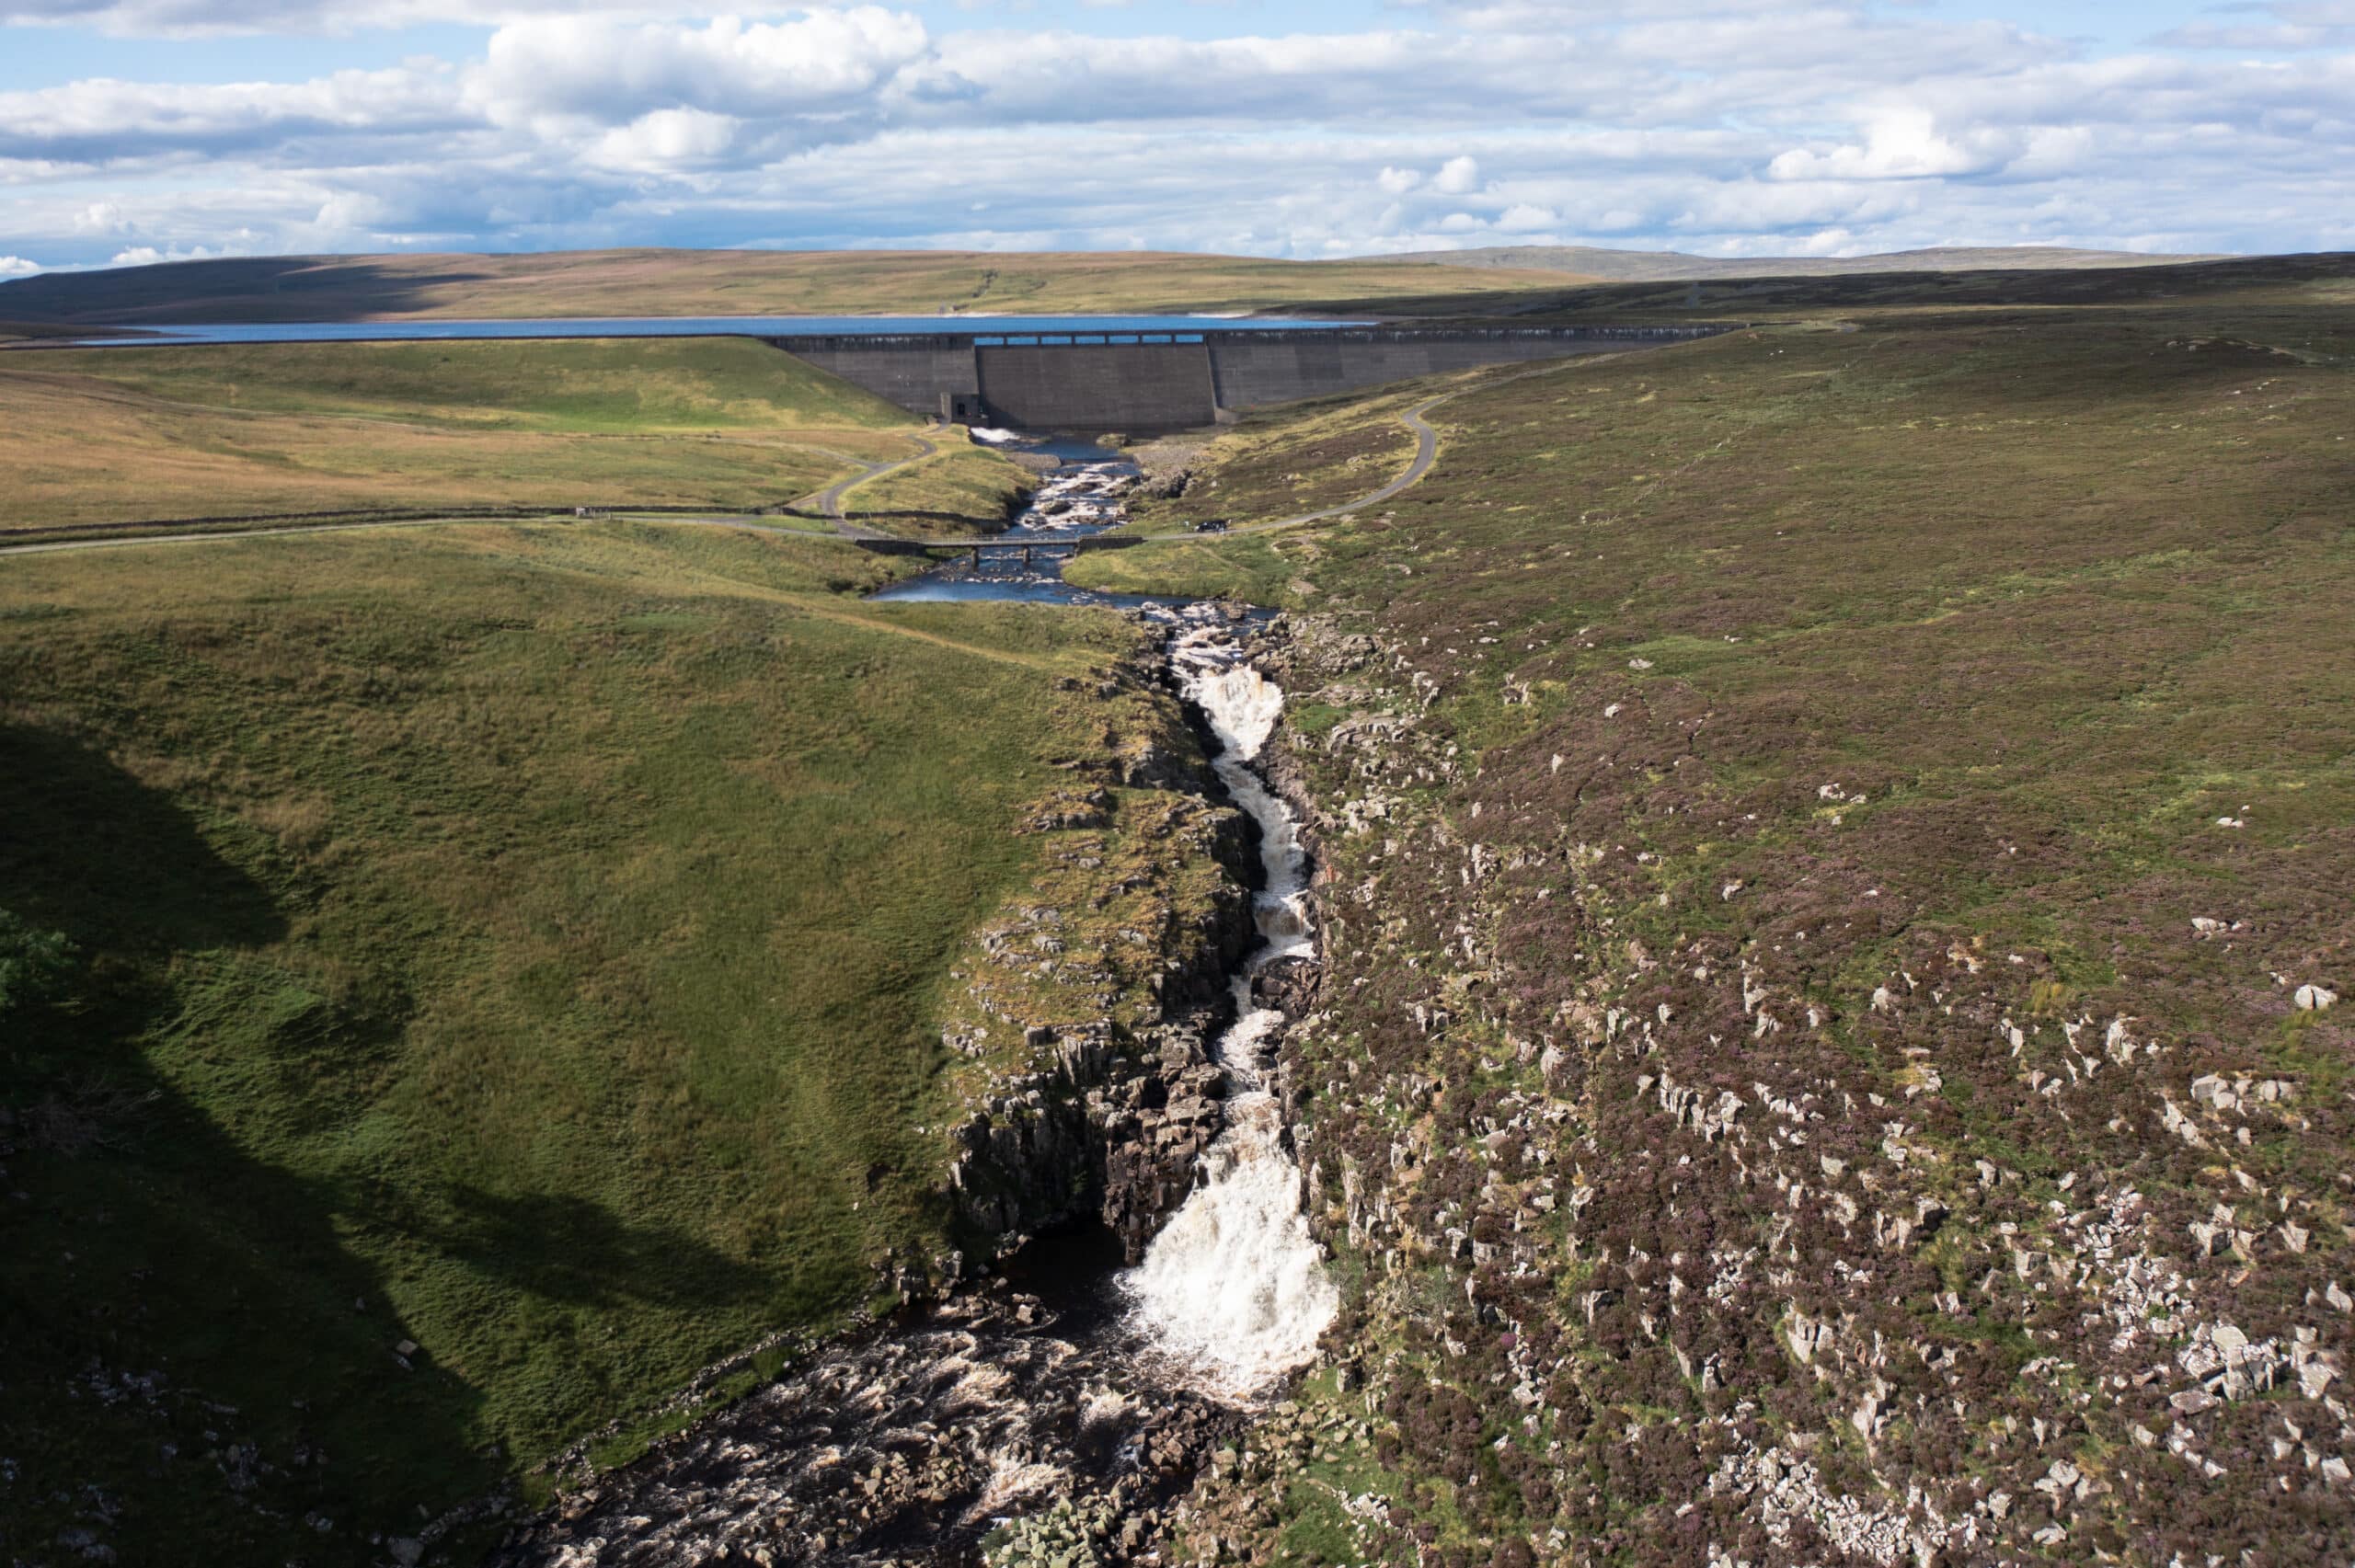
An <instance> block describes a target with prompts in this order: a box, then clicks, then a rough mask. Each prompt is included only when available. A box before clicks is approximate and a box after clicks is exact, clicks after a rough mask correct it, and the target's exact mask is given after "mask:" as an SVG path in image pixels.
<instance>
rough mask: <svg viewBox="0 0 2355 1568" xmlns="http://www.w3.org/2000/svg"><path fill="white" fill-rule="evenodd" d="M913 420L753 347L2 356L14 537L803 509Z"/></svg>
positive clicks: (903, 438) (655, 344)
mask: <svg viewBox="0 0 2355 1568" xmlns="http://www.w3.org/2000/svg"><path fill="white" fill-rule="evenodd" d="M914 428H915V422H914V421H913V419H911V418H908V417H907V416H906V415H904V414H902V412H901V411H900V410H898V409H896V408H893V407H891V406H890V405H888V404H885V403H883V402H881V401H880V400H879V399H877V398H874V397H871V396H869V395H867V394H866V393H864V392H862V391H860V390H858V389H857V388H856V387H854V386H851V385H850V384H849V383H845V382H843V381H840V380H838V379H836V378H834V377H833V376H829V375H826V374H825V373H823V372H820V371H817V370H815V369H813V368H812V367H810V366H809V365H807V364H804V363H802V362H801V361H798V360H795V359H793V358H791V357H790V356H788V355H786V354H783V353H780V352H778V351H776V350H775V349H769V348H767V347H765V346H764V345H762V344H758V343H753V342H751V341H748V340H744V339H729V338H694V339H678V340H667V341H615V340H603V341H600V340H588V341H562V342H534V343H473V344H349V343H340V344H267V345H224V346H217V347H206V348H201V349H104V350H88V351H84V352H72V351H59V352H54V353H43V354H22V355H15V356H10V357H8V358H6V359H5V360H0V463H5V464H6V467H7V469H8V472H9V474H10V476H11V480H12V483H11V486H10V490H9V493H8V495H7V496H6V497H5V498H0V529H5V530H8V531H12V532H21V531H23V530H27V529H34V528H75V527H83V526H87V525H90V524H96V523H108V522H118V521H148V520H170V519H182V518H203V517H222V516H247V515H255V514H262V515H285V514H292V513H300V512H312V511H350V510H364V509H415V508H420V507H424V508H431V507H438V506H448V507H465V506H484V505H523V506H531V507H546V508H552V509H569V508H572V507H575V506H596V507H614V506H626V505H638V506H709V507H713V508H714V509H731V510H733V509H751V508H754V507H760V506H767V505H774V504H777V503H781V502H786V501H789V500H792V499H794V498H798V497H800V496H804V495H807V494H809V493H810V492H811V491H813V490H817V489H821V488H822V487H823V486H826V485H828V484H830V483H832V482H833V481H834V480H836V479H839V478H841V477H843V476H844V475H846V474H849V473H852V472H855V471H856V464H858V463H859V462H861V461H870V462H871V461H879V460H883V459H888V458H893V457H898V456H902V455H904V454H905V453H906V452H908V451H909V450H910V447H909V442H908V439H907V435H906V433H905V432H908V431H912V430H913V429H914Z"/></svg>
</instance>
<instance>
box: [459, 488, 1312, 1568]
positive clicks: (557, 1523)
mask: <svg viewBox="0 0 2355 1568" xmlns="http://www.w3.org/2000/svg"><path fill="white" fill-rule="evenodd" d="M1061 455H1063V456H1065V458H1066V463H1065V465H1064V467H1063V469H1060V470H1058V471H1057V472H1056V474H1055V475H1052V476H1051V477H1050V479H1049V480H1048V482H1047V483H1046V484H1045V485H1043V486H1041V487H1040V493H1039V495H1038V497H1037V498H1034V501H1033V504H1032V507H1031V509H1030V511H1029V512H1028V513H1026V514H1025V517H1024V519H1023V520H1022V521H1021V522H1020V523H1018V524H1017V527H1022V528H1027V529H1031V530H1035V531H1037V532H1039V533H1040V534H1045V535H1052V534H1055V533H1058V532H1059V533H1061V534H1062V535H1063V536H1065V537H1070V536H1074V535H1075V534H1077V533H1079V532H1081V531H1083V530H1085V531H1090V532H1092V531H1096V530H1098V529H1102V528H1107V527H1115V526H1118V525H1119V523H1120V521H1123V516H1122V512H1121V509H1120V496H1121V495H1122V494H1123V493H1125V490H1126V488H1127V487H1128V486H1131V485H1132V484H1133V483H1134V475H1135V470H1134V468H1133V465H1131V464H1125V463H1123V462H1122V461H1121V460H1120V459H1118V458H1117V457H1113V456H1110V455H1109V454H1101V453H1099V452H1097V451H1096V450H1093V449H1077V450H1074V451H1072V452H1066V453H1063V454H1061ZM1074 460H1075V461H1074ZM925 584H928V585H931V589H932V591H929V592H917V591H910V589H912V588H914V587H917V586H919V585H925ZM879 597H889V598H894V599H910V598H931V599H964V600H973V599H1025V600H1049V601H1056V602H1067V603H1101V602H1105V601H1108V600H1112V599H1113V598H1114V596H1108V595H1095V594H1087V593H1086V592H1084V591H1083V590H1079V589H1069V588H1067V587H1066V586H1065V585H1063V584H1062V582H1061V578H1060V563H1056V564H1055V565H1053V566H1052V567H1051V568H1050V569H1048V570H1045V571H1040V570H1036V569H1033V570H1030V571H1018V570H1017V571H1012V572H993V573H989V574H985V575H976V574H972V573H971V572H964V573H957V572H950V573H945V574H944V573H936V574H933V575H932V576H931V577H928V578H922V579H918V584H917V585H902V587H901V588H900V589H894V590H891V591H890V592H889V593H888V594H886V595H882V596H879ZM1120 598H1121V599H1122V600H1123V601H1127V603H1128V607H1129V608H1131V609H1132V611H1133V612H1135V613H1137V614H1139V615H1141V616H1143V617H1144V618H1146V619H1148V620H1149V621H1150V622H1152V623H1154V624H1157V625H1159V626H1161V627H1163V628H1164V629H1165V635H1166V641H1165V652H1166V658H1167V659H1168V663H1169V670H1170V674H1171V677H1172V679H1173V680H1174V681H1175V683H1176V685H1177V690H1178V692H1180V694H1181V695H1182V696H1183V698H1184V699H1185V700H1186V702H1187V703H1188V704H1189V705H1190V706H1191V708H1192V709H1193V710H1194V712H1195V715H1196V716H1197V717H1198V719H1199V720H1200V723H1201V725H1202V727H1204V728H1205V729H1206V730H1207V731H1208V733H1209V735H1210V736H1211V738H1212V740H1213V741H1214V743H1215V745H1214V750H1213V751H1212V768H1213V771H1214V772H1215V773H1217V775H1218V778H1219V780H1220V781H1221V783H1222V784H1223V785H1224V787H1225V790H1226V793H1227V795H1228V796H1229V798H1230V799H1231V800H1232V801H1233V803H1234V804H1235V806H1236V807H1239V808H1240V809H1242V810H1243V811H1244V812H1245V813H1246V815H1248V816H1249V817H1250V818H1252V820H1253V822H1254V823H1255V824H1256V826H1257V828H1258V841H1259V857H1260V866H1259V871H1260V876H1259V882H1260V886H1259V887H1258V889H1256V890H1255V893H1254V897H1253V921H1254V925H1255V927H1256V929H1257V932H1258V943H1257V944H1256V945H1255V946H1254V947H1253V949H1252V950H1251V951H1250V952H1249V954H1248V955H1247V956H1246V958H1245V960H1244V962H1243V964H1242V965H1241V966H1240V967H1239V968H1238V969H1237V971H1236V972H1235V974H1234V976H1233V977H1232V978H1231V980H1230V983H1229V997H1230V1000H1231V1003H1232V1011H1233V1017H1232V1020H1231V1022H1229V1023H1228V1024H1227V1025H1226V1027H1225V1028H1224V1029H1223V1032H1222V1033H1221V1035H1220V1036H1219V1039H1218V1041H1217V1044H1216V1047H1215V1048H1214V1050H1213V1053H1212V1054H1213V1057H1214V1059H1215V1060H1216V1062H1217V1064H1218V1065H1219V1067H1220V1069H1221V1070H1222V1071H1223V1074H1224V1076H1225V1078H1226V1081H1227V1093H1226V1096H1225V1101H1224V1105H1225V1112H1224V1119H1223V1126H1222V1128H1221V1130H1220V1133H1219V1136H1218V1138H1217V1139H1216V1140H1215V1141H1214V1142H1213V1143H1212V1147H1211V1148H1210V1150H1208V1151H1207V1152H1206V1153H1205V1154H1204V1156H1203V1157H1202V1160H1201V1162H1200V1170H1199V1173H1198V1181H1197V1185H1196V1186H1195V1188H1194V1190H1193V1191H1192V1193H1191V1194H1190V1195H1189V1196H1188V1197H1187V1198H1186V1200H1185V1201H1184V1203H1183V1204H1182V1205H1181V1206H1180V1207H1179V1208H1178V1210H1177V1213H1176V1214H1174V1215H1173V1216H1172V1217H1171V1218H1170V1219H1169V1221H1168V1223H1167V1224H1166V1226H1165V1227H1164V1228H1163V1230H1161V1232H1160V1234H1159V1235H1157V1236H1156V1237H1155V1239H1154V1241H1153V1242H1152V1243H1151V1244H1150V1245H1149V1246H1148V1247H1147V1249H1146V1251H1145V1254H1144V1256H1143V1260H1142V1261H1141V1262H1140V1263H1139V1264H1138V1265H1136V1266H1135V1267H1133V1268H1122V1267H1120V1259H1119V1256H1118V1252H1117V1248H1112V1247H1110V1245H1109V1237H1106V1236H1103V1235H1102V1234H1101V1233H1096V1234H1089V1233H1085V1232H1083V1233H1078V1234H1073V1235H1065V1236H1060V1237H1056V1236H1050V1237H1046V1238H1042V1239H1040V1241H1037V1242H1032V1243H1030V1244H1029V1245H1028V1246H1027V1247H1025V1248H1024V1249H1023V1250H1022V1251H1021V1252H1019V1253H1016V1254H1015V1255H1014V1256H1013V1257H1012V1258H1011V1259H1010V1260H1008V1262H1007V1264H1006V1265H1005V1266H1004V1267H1003V1268H1002V1269H1000V1270H999V1271H998V1272H997V1273H996V1274H995V1275H994V1276H991V1277H990V1278H988V1279H985V1280H983V1281H982V1282H981V1283H980V1284H978V1285H977V1286H974V1287H972V1288H967V1289H963V1290H959V1291H958V1292H955V1293H953V1294H951V1295H950V1296H948V1298H947V1299H944V1300H941V1301H938V1302H935V1303H932V1304H930V1305H929V1306H924V1307H919V1308H914V1309H911V1310H909V1311H907V1312H906V1313H904V1314H903V1315H902V1317H901V1318H900V1319H899V1320H897V1321H895V1322H890V1323H887V1324H883V1325H879V1327H877V1328H875V1329H873V1330H871V1331H869V1332H867V1333H863V1334H860V1335H856V1336H853V1337H851V1338H849V1339H846V1340H844V1341H840V1342H837V1343H835V1344H833V1345H829V1346H827V1347H825V1348H823V1349H821V1350H820V1351H819V1352H817V1353H816V1354H815V1355H813V1356H810V1357H809V1358H808V1359H807V1360H805V1361H804V1362H802V1363H801V1364H800V1365H799V1366H798V1367H796V1368H792V1369H791V1370H789V1371H787V1373H786V1374H785V1375H784V1376H782V1377H780V1378H778V1379H775V1380H774V1381H773V1382H770V1383H769V1384H767V1385H765V1386H764V1387H763V1388H761V1389H759V1390H756V1391H754V1392H752V1394H750V1395H748V1396H747V1397H745V1398H744V1399H743V1400H741V1401H740V1402H737V1403H736V1404H734V1405H732V1406H730V1407H729V1409H727V1410H725V1411H723V1412H721V1413H718V1415H716V1416H713V1417H711V1418H709V1419H707V1420H706V1421H704V1422H702V1423H700V1424H698V1425H696V1426H695V1427H693V1428H691V1429H689V1430H688V1431H687V1432H685V1433H684V1434H682V1435H681V1436H678V1437H676V1438H672V1439H670V1440H668V1441H667V1442H665V1443H663V1444H661V1445H659V1446H658V1448H657V1449H656V1451H655V1452H654V1453H652V1454H650V1455H649V1457H648V1458H646V1459H642V1460H640V1461H638V1463H636V1464H633V1465H630V1466H626V1467H624V1468H622V1469H620V1470H618V1471H613V1472H610V1473H608V1474H607V1475H605V1476H603V1477H601V1478H599V1479H598V1481H597V1482H594V1483H593V1484H592V1485H591V1486H589V1487H587V1488H585V1489H583V1490H582V1491H580V1492H579V1493H576V1494H570V1495H569V1496H568V1497H566V1498H565V1499H564V1500H563V1501H562V1502H561V1503H560V1504H559V1505H558V1506H557V1509H556V1510H555V1511H553V1512H552V1513H550V1514H547V1515H545V1516H541V1517H539V1518H537V1519H535V1520H534V1521H532V1522H531V1523H530V1524H529V1525H528V1526H526V1527H525V1528H522V1529H520V1530H518V1531H517V1532H516V1533H515V1534H514V1535H513V1536H512V1537H511V1539H510V1540H509V1541H508V1543H507V1544H506V1545H505V1546H504V1547H502V1548H501V1550H500V1552H499V1553H498V1554H496V1556H495V1557H494V1558H493V1562H495V1563H497V1564H500V1568H523V1565H524V1564H534V1565H541V1568H589V1565H591V1564H596V1565H599V1568H612V1565H616V1564H632V1565H635V1564H648V1565H651V1564H657V1563H661V1564H666V1565H667V1564H672V1563H681V1562H775V1563H784V1562H824V1563H833V1564H842V1565H844V1568H848V1565H853V1564H856V1565H862V1568H863V1565H867V1564H881V1563H886V1562H935V1563H940V1564H956V1565H960V1568H961V1565H967V1564H971V1563H975V1562H979V1560H980V1545H981V1542H982V1539H983V1538H984V1537H985V1536H987V1535H988V1534H989V1532H990V1531H992V1530H993V1529H994V1528H998V1527H999V1526H1001V1525H1011V1526H1012V1528H1014V1529H1016V1530H1017V1531H1022V1530H1029V1531H1033V1532H1040V1533H1039V1535H1038V1538H1037V1540H1036V1542H1035V1543H1034V1544H1037V1545H1039V1546H1040V1548H1041V1549H1042V1550H1043V1551H1045V1552H1046V1554H1048V1555H1064V1556H1068V1557H1069V1558H1070V1559H1071V1560H1072V1561H1074V1562H1086V1561H1088V1560H1090V1558H1091V1557H1092V1558H1093V1560H1095V1561H1099V1562H1120V1561H1126V1560H1128V1559H1130V1558H1131V1557H1132V1556H1134V1555H1138V1554H1140V1553H1142V1552H1143V1551H1145V1550H1146V1549H1147V1548H1148V1547H1149V1545H1150V1544H1151V1543H1152V1542H1153V1541H1154V1540H1155V1539H1156V1538H1157V1536H1158V1535H1159V1533H1160V1531H1161V1528H1162V1527H1163V1525H1164V1524H1165V1522H1166V1512H1165V1511H1166V1508H1167V1507H1168V1505H1170V1504H1171V1502H1172V1501H1173V1500H1174V1499H1176V1498H1177V1497H1179V1496H1181V1495H1182V1494H1184V1493H1185V1491H1186V1490H1187V1489H1188V1488H1189V1486H1190V1485H1191V1483H1192V1481H1193V1477H1194V1475H1195V1474H1196V1472H1197V1471H1199V1470H1200V1468H1201V1467H1202V1465H1203V1464H1204V1463H1205V1462H1206V1460H1207V1459H1208V1457H1209V1454H1210V1452H1211V1451H1212V1449H1213V1448H1216V1447H1218V1446H1219V1445H1221V1444H1223V1443H1224V1442H1226V1441H1228V1440H1230V1439H1231V1438H1232V1437H1233V1436H1235V1434H1236V1433H1237V1432H1238V1431H1239V1430H1240V1429H1241V1428H1242V1427H1243V1426H1244V1425H1246V1424H1247V1423H1248V1421H1249V1420H1250V1419H1251V1415H1252V1413H1253V1412H1254V1411H1255V1410H1256V1409H1257V1408H1258V1406H1259V1405H1260V1404H1262V1403H1263V1402H1265V1401H1266V1400H1267V1399H1269V1397H1271V1396H1272V1395H1273V1394H1274V1393H1276V1392H1277V1391H1280V1390H1281V1387H1282V1386H1283V1384H1284V1383H1285V1381H1286V1380H1287V1379H1289V1378H1290V1377H1291V1375H1292V1374H1293V1373H1294V1372H1296V1371H1298V1370H1299V1369H1300V1368H1303V1367H1304V1366H1305V1365H1307V1364H1308V1363H1309V1362H1310V1361H1311V1360H1312V1359H1314V1357H1315V1351H1316V1343H1317V1340H1318V1338H1319V1337H1320V1336H1321V1335H1322V1334H1323V1333H1324V1331H1325V1330H1326V1328H1327V1326H1328V1325H1329V1324H1330V1323H1331V1322H1332V1320H1333V1317H1334V1314H1335V1312H1336V1311H1337V1310H1338V1305H1339V1295H1338V1290H1337V1289H1336V1288H1335V1287H1334V1285H1333V1283H1332V1281H1331V1280H1330V1278H1329V1277H1328V1276H1327V1270H1326V1262H1325V1255H1324V1252H1323V1249H1322V1248H1321V1247H1320V1246H1319V1245H1318V1244H1317V1242H1315V1239H1314V1238H1313V1237H1312V1236H1311V1235H1310V1233H1309V1230H1308V1225H1307V1221H1306V1219H1305V1218H1304V1215H1303V1212H1302V1189H1303V1181H1302V1176H1301V1172H1300V1169H1299V1167H1298V1165H1297V1164H1296V1163H1295V1162H1294V1161H1293V1158H1292V1150H1291V1147H1290V1142H1289V1140H1288V1139H1287V1138H1286V1136H1285V1130H1286V1129H1285V1127H1284V1124H1283V1117H1282V1110H1281V1097H1280V1096H1279V1094H1278V1093H1276V1090H1275V1084H1274V1082H1273V1080H1274V1077H1275V1053H1276V1047H1277V1045H1278V1043H1279V1041H1280V1040H1281V1033H1282V1030H1283V1027H1284V1025H1285V1024H1286V1022H1287V1020H1286V1018H1285V1016H1284V1014H1283V1013H1281V1011H1280V1010H1278V1009H1277V1008H1274V1007H1270V1006H1266V1005H1263V1004H1262V1003H1261V1001H1260V997H1259V989H1258V986H1257V984H1256V981H1257V980H1258V979H1259V978H1260V977H1261V976H1263V975H1266V974H1268V973H1269V971H1270V970H1272V969H1274V968H1276V967H1279V966H1281V965H1285V964H1291V963H1298V962H1303V961H1307V960H1311V959H1313V958H1314V956H1315V934H1314V923H1313V919H1312V910H1311V908H1310V902H1309V896H1308V870H1309V865H1308V855H1307V853H1306V850H1305V849H1304V846H1303V844H1302V842H1301V839H1300V835H1299V830H1298V826H1297V824H1296V822H1295V821H1294V820H1293V818H1292V811H1291V809H1290V807H1287V806H1286V805H1285V803H1284V801H1283V799H1282V798H1281V796H1280V795H1277V794H1276V793H1275V791H1274V790H1272V789H1271V788H1269V784H1268V782H1267V780H1266V779H1265V777H1264V776H1263V775H1262V773H1261V772H1260V771H1259V765H1258V764H1259V759H1260V757H1261V754H1262V752H1263V750H1264V749H1265V748H1266V747H1267V745H1268V744H1269V740H1270V739H1271V738H1273V736H1274V734H1275V732H1276V729H1277V727H1278V726H1279V725H1280V724H1281V719H1282V714H1283V692H1282V691H1281V689H1280V688H1279V687H1278V686H1277V685H1276V684H1275V683H1274V682H1273V681H1269V679H1268V678H1267V677H1266V675H1265V673H1264V672H1263V671H1262V670H1260V669H1259V668H1258V666H1257V664H1255V662H1254V655H1255V649H1254V647H1253V644H1252V638H1253V637H1254V635H1256V634H1257V633H1258V626H1259V624H1260V623H1258V622H1257V621H1255V620H1253V619H1251V618H1248V617H1246V618H1245V619H1243V620H1241V621H1235V620H1232V619H1230V618H1229V617H1228V616H1227V615H1225V614H1223V613H1222V612H1219V611H1217V610H1216V609H1214V608H1213V607H1211V606H1207V605H1189V604H1186V603H1184V602H1182V601H1166V600H1165V601H1152V600H1147V599H1143V598H1141V597H1132V596H1120ZM1048 1532H1051V1533H1048Z"/></svg>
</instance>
